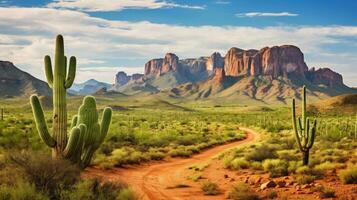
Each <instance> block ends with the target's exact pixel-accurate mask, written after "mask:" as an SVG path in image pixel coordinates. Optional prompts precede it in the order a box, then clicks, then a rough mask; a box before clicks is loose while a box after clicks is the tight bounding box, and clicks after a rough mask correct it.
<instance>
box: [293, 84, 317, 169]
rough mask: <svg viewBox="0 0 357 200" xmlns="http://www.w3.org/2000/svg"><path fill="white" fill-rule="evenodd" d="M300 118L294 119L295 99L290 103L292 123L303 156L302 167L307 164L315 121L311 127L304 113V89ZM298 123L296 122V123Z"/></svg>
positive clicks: (303, 89)
mask: <svg viewBox="0 0 357 200" xmlns="http://www.w3.org/2000/svg"><path fill="white" fill-rule="evenodd" d="M301 104H302V105H301V117H299V118H298V119H296V112H295V99H293V101H292V123H293V129H294V133H295V138H296V141H297V144H298V146H299V149H300V151H301V152H302V154H303V165H308V164H309V153H310V149H311V147H312V145H313V144H314V141H315V136H316V124H317V120H316V119H314V120H313V122H312V126H311V125H310V124H311V123H310V119H309V118H308V117H307V113H306V87H305V86H304V87H303V88H302V101H301ZM297 121H298V122H297Z"/></svg>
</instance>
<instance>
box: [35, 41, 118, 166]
mask: <svg viewBox="0 0 357 200" xmlns="http://www.w3.org/2000/svg"><path fill="white" fill-rule="evenodd" d="M44 60H45V72H46V77H47V81H48V85H49V86H50V87H51V88H52V92H53V130H52V135H51V134H50V133H49V131H48V127H47V123H46V120H45V116H44V113H43V109H42V106H41V103H40V101H39V99H38V97H37V96H36V95H32V96H31V98H30V103H31V106H32V111H33V115H34V119H35V122H36V127H37V130H38V132H39V135H40V137H41V139H42V140H43V141H44V143H45V144H46V145H47V146H49V147H51V148H52V149H53V151H52V152H53V157H54V158H66V159H69V160H71V161H72V162H73V163H76V164H78V165H79V166H81V167H83V168H84V167H86V166H88V164H89V162H90V160H91V158H92V156H93V153H94V151H95V150H96V149H98V147H99V145H100V144H101V143H102V142H103V140H104V138H105V136H106V134H107V132H108V129H109V125H110V122H111V115H112V110H111V109H110V108H106V109H105V110H104V114H103V120H102V124H101V126H99V124H98V122H97V120H98V113H97V110H96V102H95V99H94V97H90V96H89V97H85V98H84V101H83V102H84V103H83V105H82V106H81V109H80V112H79V115H78V116H74V117H73V119H72V124H71V127H70V129H71V131H70V134H69V138H67V103H66V90H67V89H68V88H70V87H71V86H72V84H73V81H74V78H75V74H76V58H75V57H73V56H72V57H71V58H70V61H69V68H68V72H67V58H66V57H65V55H64V45H63V37H62V36H61V35H58V36H57V38H56V52H55V66H54V70H53V71H52V64H51V59H50V57H49V56H45V59H44ZM88 102H90V103H88ZM81 110H83V111H81ZM86 119H90V120H86ZM88 149H91V151H90V152H91V153H87V152H89V150H88ZM84 161H85V162H84Z"/></svg>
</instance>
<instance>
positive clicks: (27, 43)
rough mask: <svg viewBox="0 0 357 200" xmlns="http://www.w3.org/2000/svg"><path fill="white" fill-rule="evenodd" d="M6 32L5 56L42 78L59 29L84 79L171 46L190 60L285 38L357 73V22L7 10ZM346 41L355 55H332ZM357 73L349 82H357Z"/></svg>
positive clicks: (2, 37)
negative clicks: (212, 22) (275, 22)
mask: <svg viewBox="0 0 357 200" xmlns="http://www.w3.org/2000/svg"><path fill="white" fill-rule="evenodd" d="M0 30H1V31H0V60H10V61H12V62H14V63H15V64H16V65H17V66H19V67H21V68H22V69H24V70H26V71H28V72H30V73H32V74H34V75H35V76H36V77H38V78H41V79H43V77H44V72H43V56H44V55H46V54H50V55H51V56H53V52H54V39H55V36H56V35H57V34H59V33H61V34H62V35H63V36H64V39H65V47H66V54H67V55H68V56H71V55H75V56H76V57H77V60H78V70H79V73H78V74H79V76H77V77H80V79H76V81H83V80H86V79H89V78H96V79H98V80H101V81H107V82H112V81H113V78H114V74H115V72H116V71H120V70H124V71H128V69H131V72H141V73H142V72H143V68H144V64H145V62H146V61H148V60H149V59H151V58H158V57H163V55H164V54H165V53H166V52H174V53H176V54H177V55H178V56H179V57H180V58H188V57H199V56H208V55H210V54H212V53H213V52H215V51H218V52H220V53H222V54H223V55H224V54H225V53H226V51H227V50H228V49H229V48H231V47H232V46H236V47H240V48H244V49H250V48H255V49H260V48H262V47H265V46H274V45H283V44H292V45H296V46H299V47H300V48H301V50H302V51H303V52H304V53H305V55H306V62H307V64H308V65H309V66H310V67H313V66H315V64H318V66H320V65H322V63H325V62H326V61H328V62H330V64H328V63H326V65H323V66H321V67H326V66H328V67H332V68H334V69H335V70H336V71H338V72H339V73H342V74H343V75H345V74H351V73H353V72H355V68H354V67H355V60H353V58H354V55H356V53H357V44H356V43H357V42H356V41H357V26H327V27H320V26H316V27H315V26H301V27H296V26H294V27H292V26H274V27H263V28H257V27H249V26H181V25H168V24H157V23H151V22H148V21H141V22H128V21H119V20H106V19H101V18H96V17H91V16H90V15H88V14H85V13H83V12H80V11H73V10H58V9H50V8H0ZM351 38H353V39H354V40H351ZM341 43H343V44H345V43H348V44H349V45H350V46H351V48H350V50H349V51H350V52H349V54H343V56H339V55H342V53H341V52H332V53H335V54H336V55H337V56H334V57H329V56H327V54H325V53H331V52H329V51H328V50H327V49H326V48H325V47H326V45H337V44H341ZM324 55H326V56H324ZM92 70H93V72H92ZM96 70H97V71H96ZM98 70H99V71H100V70H101V73H100V75H99V72H98ZM103 71H104V72H103ZM96 72H98V73H96ZM102 72H103V74H104V73H105V75H102ZM129 74H130V73H129ZM355 77H356V76H354V78H349V79H347V81H346V82H347V83H348V84H350V85H357V83H356V81H355V80H356V78H355Z"/></svg>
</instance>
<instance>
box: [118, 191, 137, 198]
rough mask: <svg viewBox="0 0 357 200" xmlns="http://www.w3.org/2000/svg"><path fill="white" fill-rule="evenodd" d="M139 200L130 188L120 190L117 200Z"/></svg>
mask: <svg viewBox="0 0 357 200" xmlns="http://www.w3.org/2000/svg"><path fill="white" fill-rule="evenodd" d="M136 199H139V198H138V197H137V195H136V194H135V193H134V191H133V190H132V189H130V188H124V189H122V190H120V192H119V194H118V197H117V200H136Z"/></svg>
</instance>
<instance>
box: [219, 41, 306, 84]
mask: <svg viewBox="0 0 357 200" xmlns="http://www.w3.org/2000/svg"><path fill="white" fill-rule="evenodd" d="M224 69H225V71H226V73H227V75H228V76H239V75H247V76H250V75H252V76H256V75H267V76H272V77H273V78H277V77H279V76H287V75H288V74H290V73H294V74H297V75H299V76H301V77H305V75H304V74H305V72H306V71H307V70H308V68H307V66H306V64H305V62H304V55H303V53H302V52H301V51H300V49H299V48H297V47H295V46H291V45H285V46H280V47H278V46H275V47H272V48H269V47H266V48H263V49H261V50H260V51H257V50H247V51H245V50H242V49H238V48H231V49H230V50H229V51H228V53H227V54H226V56H225V66H224Z"/></svg>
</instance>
